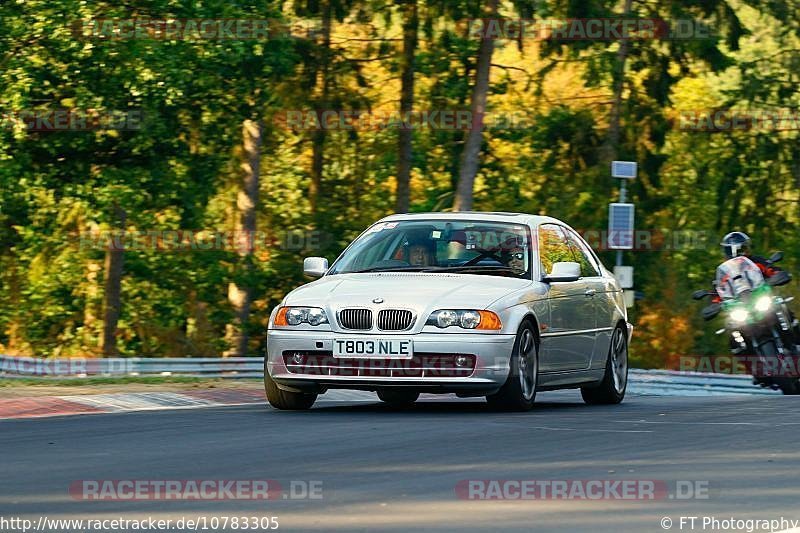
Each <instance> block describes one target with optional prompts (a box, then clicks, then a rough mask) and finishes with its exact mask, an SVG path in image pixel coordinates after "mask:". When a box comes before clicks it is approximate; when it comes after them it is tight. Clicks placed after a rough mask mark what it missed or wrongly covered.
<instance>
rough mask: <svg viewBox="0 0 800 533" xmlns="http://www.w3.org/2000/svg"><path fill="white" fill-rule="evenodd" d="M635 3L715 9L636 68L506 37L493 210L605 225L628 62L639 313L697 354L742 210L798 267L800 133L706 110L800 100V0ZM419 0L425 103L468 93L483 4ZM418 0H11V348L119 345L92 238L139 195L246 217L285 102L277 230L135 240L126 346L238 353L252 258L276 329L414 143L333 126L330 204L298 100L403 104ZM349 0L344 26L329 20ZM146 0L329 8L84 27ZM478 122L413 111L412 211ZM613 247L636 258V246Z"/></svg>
mask: <svg viewBox="0 0 800 533" xmlns="http://www.w3.org/2000/svg"><path fill="white" fill-rule="evenodd" d="M621 5H622V3H621V2H610V1H607V0H593V1H589V2H574V1H562V0H552V1H550V0H547V1H542V2H535V3H533V4H531V3H527V2H507V3H504V4H502V5H501V13H503V14H504V15H506V16H523V17H544V18H550V19H552V18H558V17H561V18H584V19H585V18H589V17H601V18H607V17H619V16H622V13H621ZM632 5H633V12H631V13H629V14H628V15H626V16H628V17H630V18H657V19H663V20H666V21H672V22H674V21H676V20H679V19H684V20H697V21H702V22H703V23H704V24H705V25H706V26H707V27H709V28H711V29H712V32H711V34H710V35H709V36H708V37H703V38H695V39H635V40H632V41H630V42H629V43H628V45H629V49H628V57H627V66H626V69H625V71H624V72H623V73H621V74H619V73H617V72H616V71H615V65H616V62H617V59H618V52H619V47H620V43H619V42H618V41H555V40H545V41H538V40H521V41H518V42H512V41H506V42H503V41H500V42H498V46H497V50H496V52H495V58H494V59H493V63H495V65H494V67H493V69H492V73H491V78H490V79H491V89H490V95H489V103H488V106H489V109H488V111H489V113H495V114H500V115H503V114H506V115H514V116H517V117H521V118H522V120H521V121H520V122H518V123H514V124H511V125H509V124H506V125H503V124H499V125H495V126H493V127H489V128H487V129H486V131H485V133H484V145H483V150H482V154H481V156H482V160H481V166H480V171H479V174H478V176H477V179H476V187H475V208H476V209H482V210H507V211H523V212H531V213H542V214H548V215H553V216H556V217H558V218H561V219H564V220H566V221H567V222H569V223H570V224H571V225H573V226H574V227H576V228H577V229H579V230H581V231H592V230H603V229H604V228H605V226H606V224H607V220H606V216H607V215H606V214H607V203H608V202H609V200H611V199H615V194H616V185H615V184H614V183H613V181H612V180H611V179H610V178H609V172H608V168H607V165H606V163H604V162H603V161H604V159H603V156H602V149H603V144H604V142H605V141H606V139H607V130H608V123H609V109H610V106H609V100H610V95H611V94H612V88H613V87H614V84H615V82H616V81H621V82H622V87H623V92H622V96H623V98H622V106H621V109H620V112H621V119H620V122H621V131H620V139H619V144H618V146H617V147H616V148H617V151H618V155H619V157H620V158H623V159H627V158H630V159H635V160H637V161H638V162H639V163H640V176H639V179H637V180H635V181H634V182H633V183H632V184H631V195H632V197H633V201H635V202H636V204H637V227H638V228H640V229H642V230H646V231H651V232H655V236H653V237H652V239H651V243H652V245H653V247H654V249H652V250H647V249H645V250H641V251H636V252H628V253H626V254H625V262H626V264H630V265H633V266H634V267H635V268H636V280H637V287H636V288H637V290H641V291H643V293H644V299H643V300H641V301H639V302H637V304H636V307H635V308H634V309H633V311H632V318H633V321H634V323H635V325H636V327H637V335H635V336H634V339H635V341H634V344H633V345H632V347H631V349H632V354H633V356H634V358H635V361H637V362H638V363H639V364H642V365H655V366H659V365H663V364H665V363H666V362H667V359H668V357H671V356H675V354H679V353H680V352H692V353H704V354H707V353H715V352H716V353H720V351H721V350H725V346H724V343H721V341H720V339H719V338H718V337H715V336H714V335H713V332H710V331H711V330H713V329H714V328H713V325H709V324H704V323H702V321H700V320H699V318H698V314H699V313H698V311H699V306H698V305H697V304H696V303H695V302H693V301H691V300H690V298H689V294H690V293H691V291H692V290H693V289H697V288H701V287H706V286H707V285H708V282H709V281H710V279H711V277H712V275H713V270H714V267H715V266H716V264H717V262H718V261H719V258H720V257H719V251H718V248H717V246H716V243H717V242H718V240H719V238H720V236H721V235H722V234H724V233H725V232H727V231H729V230H731V229H734V228H738V229H743V230H745V231H748V232H749V233H751V234H752V236H753V237H754V238H755V239H756V247H757V249H758V251H759V252H761V253H762V254H767V253H768V252H769V251H770V250H773V249H783V250H785V251H786V252H787V259H786V260H785V268H787V269H789V270H795V271H796V269H797V267H798V260H797V255H798V254H797V252H798V251H800V246H799V245H800V237H798V232H797V228H798V223H799V222H800V221H799V220H798V218H799V216H800V195H798V190H799V189H800V163H798V162H800V148H798V142H797V140H798V131H797V130H791V129H787V130H784V131H774V130H770V129H769V128H765V127H761V128H752V129H749V130H747V129H740V130H730V131H720V132H704V131H692V130H691V129H690V128H689V129H687V128H685V127H684V126H685V124H684V122H683V118H682V117H684V116H686V114H692V113H694V114H696V115H702V114H709V113H713V112H715V111H725V112H729V113H755V112H761V111H765V110H771V111H776V112H777V111H784V112H786V111H794V113H795V116H796V114H797V109H798V108H799V107H800V95H799V94H798V91H797V87H798V81H800V80H798V73H800V68H798V66H800V52H798V50H800V43H799V42H798V39H800V23H798V19H797V16H796V13H795V12H793V11H792V9H796V6H793V2H790V1H788V0H787V1H781V0H777V1H773V0H770V1H769V2H766V1H760V0H752V1H748V2H738V1H732V0H731V1H725V0H715V1H712V2H697V1H682V0H670V1H668V2H651V1H646V2H636V3H633V4H632ZM419 6H420V18H421V22H420V46H419V50H418V52H417V56H416V61H415V65H416V93H417V94H416V95H415V109H417V110H419V111H440V112H441V111H459V110H465V109H468V107H469V101H470V92H471V86H472V78H473V76H474V71H475V55H476V50H477V48H478V42H477V40H475V39H474V38H470V36H469V35H468V34H467V32H466V31H465V26H464V21H465V20H467V19H469V18H471V17H475V16H478V15H479V14H480V13H481V5H480V3H475V2H462V1H457V0H453V1H444V0H442V1H437V2H424V3H423V2H420V4H419ZM397 10H398V6H394V5H385V4H379V3H371V2H356V1H351V0H347V1H345V0H336V1H330V2H327V1H321V2H316V1H314V2H294V3H291V4H283V3H280V2H273V1H271V0H253V1H250V2H241V1H233V2H232V1H228V0H212V1H209V2H203V3H189V2H174V1H171V0H149V1H147V2H145V1H133V2H127V3H125V4H124V5H123V4H118V3H114V2H81V1H78V0H25V1H22V0H14V1H9V2H5V3H2V4H0V66H1V67H2V68H0V78H1V79H2V83H0V113H2V115H3V117H4V118H3V120H2V124H0V126H2V127H0V242H2V248H1V249H0V283H2V290H1V291H0V348H2V349H3V350H4V351H6V352H10V353H24V354H36V355H94V354H98V353H99V349H98V343H99V339H100V335H101V332H102V323H103V294H104V283H105V281H106V280H105V266H104V261H105V258H106V252H107V250H106V247H105V245H104V244H103V242H101V243H100V244H98V242H99V241H97V240H96V239H95V240H92V239H91V238H90V237H89V236H90V235H97V234H98V233H102V232H107V231H110V230H119V229H123V228H117V227H116V226H117V225H118V222H117V221H116V216H115V215H114V213H115V208H116V207H121V208H123V209H124V210H125V213H126V216H127V217H126V223H125V228H124V229H125V230H127V231H128V232H168V231H179V230H180V231H184V230H185V231H204V232H210V233H220V234H224V233H225V232H231V231H232V230H234V229H235V228H236V219H237V216H238V215H237V193H238V189H239V186H240V178H241V169H240V163H241V156H242V148H241V143H242V135H241V125H242V121H243V120H245V119H253V120H260V121H262V123H263V124H264V142H263V147H262V158H261V188H260V191H259V192H260V202H259V204H258V206H257V227H258V228H259V232H263V233H262V235H263V239H260V240H259V243H258V246H257V248H256V250H255V251H254V254H253V255H252V256H251V257H250V258H247V259H242V257H241V256H240V255H239V254H238V253H237V250H236V249H235V247H233V246H224V247H222V248H218V247H215V249H212V250H198V249H193V250H192V249H188V250H177V249H164V248H159V247H158V246H144V247H140V248H135V249H128V250H127V251H126V252H125V254H124V255H125V263H124V274H123V281H122V300H123V306H122V310H121V316H120V324H119V334H118V339H119V347H120V351H121V353H122V355H125V356H133V355H138V356H166V355H171V356H209V355H216V354H220V353H222V352H223V351H224V350H225V348H226V346H225V342H224V337H225V332H226V326H227V325H228V324H230V323H231V320H232V318H233V311H232V309H231V306H230V304H229V302H228V286H229V283H231V282H233V281H236V282H237V283H240V284H246V285H249V286H251V287H252V288H253V290H254V301H253V303H252V319H251V322H250V324H249V325H248V329H249V331H250V333H251V338H252V342H251V344H250V353H252V354H260V353H263V350H264V335H263V329H264V326H265V324H266V320H267V317H268V314H269V312H270V310H271V309H272V308H273V307H274V306H275V305H276V304H277V303H278V302H279V301H280V299H281V298H282V297H283V295H285V293H286V292H288V291H289V290H291V289H292V288H294V287H296V286H298V285H299V284H301V283H303V282H305V280H304V279H303V277H302V274H301V272H300V270H301V267H300V265H301V261H302V257H303V256H305V255H324V256H327V257H328V258H329V259H333V258H334V257H335V256H336V255H337V254H338V253H339V252H340V251H341V250H342V249H343V247H344V246H346V244H347V243H348V242H349V240H350V239H352V238H353V237H354V236H355V235H357V234H358V233H359V232H360V231H361V230H362V229H363V228H364V227H366V226H367V225H368V224H370V223H371V222H373V221H374V220H375V219H376V218H378V217H380V216H383V215H386V214H388V213H390V212H391V210H392V209H393V205H394V178H395V168H396V164H397V152H396V147H397V129H396V127H387V128H366V129H358V128H356V129H346V128H345V129H334V130H329V131H326V132H325V135H324V136H323V137H324V141H323V143H322V153H323V155H324V159H323V168H322V176H321V189H320V201H319V202H318V205H317V206H316V209H314V206H313V205H312V202H311V201H310V198H309V194H308V192H309V188H310V182H311V175H312V168H313V165H312V159H313V150H312V145H313V144H314V143H315V142H316V141H319V139H320V135H319V132H318V131H317V130H313V129H312V130H309V129H302V128H301V129H296V128H291V127H287V126H286V125H285V124H282V123H281V121H280V116H281V114H282V113H283V114H285V113H286V112H287V111H291V110H302V111H312V110H315V109H317V110H320V109H328V110H341V111H385V112H392V111H396V110H397V109H398V107H399V103H398V90H399V79H398V65H399V60H398V58H399V53H400V46H401V45H400V43H399V42H398V37H399V36H401V34H400V32H399V30H400V17H399V16H398V11H397ZM326 16H330V19H331V21H332V32H331V39H330V42H326V41H325V40H324V39H323V38H321V35H322V34H321V32H320V20H321V19H323V18H324V17H326ZM129 17H137V18H148V17H149V18H154V19H164V18H169V17H175V18H179V19H200V18H214V19H254V18H255V19H272V20H281V21H283V22H285V23H286V25H287V26H288V27H293V25H294V26H296V25H297V24H300V25H301V26H304V27H306V28H308V27H309V26H310V27H312V29H308V30H307V31H297V30H295V31H294V33H293V34H291V35H286V34H281V33H277V34H275V35H272V36H271V37H270V38H269V39H244V40H232V39H223V40H204V39H196V40H168V39H147V38H145V39H117V38H96V37H82V38H78V37H76V35H75V34H74V33H73V29H74V27H75V26H73V24H74V23H76V22H78V21H87V20H92V19H98V18H105V19H124V18H129ZM301 23H302V24H301ZM620 76H621V77H620ZM323 80H324V81H323ZM54 109H73V110H76V109H77V110H96V111H98V112H111V111H136V112H141V116H142V117H143V120H142V125H141V127H140V128H138V129H131V130H127V131H116V130H103V129H100V130H93V131H72V132H68V131H67V132H65V131H50V132H47V131H32V130H27V129H26V128H25V127H24V126H23V125H22V124H20V123H19V122H18V121H15V120H9V117H12V118H13V117H14V116H16V115H17V114H19V113H21V112H24V111H39V112H46V111H48V110H54ZM464 138H465V130H464V129H463V128H461V129H460V128H431V127H422V128H417V129H415V130H414V136H413V146H414V150H413V172H412V180H411V206H412V210H414V211H426V210H443V209H446V208H447V207H448V206H450V205H452V194H453V188H454V184H455V182H456V179H457V177H458V173H459V164H460V163H459V156H460V154H461V152H462V147H463V142H464ZM681 232H682V233H681ZM659 235H661V236H663V239H662V240H661V241H659V239H660V238H661V237H658V236H659ZM150 242H151V244H152V241H150ZM229 244H230V242H229ZM667 245H669V246H667ZM601 256H602V258H603V259H604V261H605V262H606V264H607V265H609V264H611V263H612V262H613V259H614V256H613V253H612V252H606V251H601ZM243 261H252V265H253V268H243V264H244V263H243ZM789 290H790V291H795V292H796V289H789Z"/></svg>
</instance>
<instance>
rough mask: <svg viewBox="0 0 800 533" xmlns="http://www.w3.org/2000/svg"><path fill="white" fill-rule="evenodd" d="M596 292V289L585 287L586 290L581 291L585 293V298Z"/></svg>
mask: <svg viewBox="0 0 800 533" xmlns="http://www.w3.org/2000/svg"><path fill="white" fill-rule="evenodd" d="M596 293H597V291H596V290H595V289H586V290H585V291H584V292H583V294H585V295H586V297H587V298H591V297H592V296H594V295H595V294H596Z"/></svg>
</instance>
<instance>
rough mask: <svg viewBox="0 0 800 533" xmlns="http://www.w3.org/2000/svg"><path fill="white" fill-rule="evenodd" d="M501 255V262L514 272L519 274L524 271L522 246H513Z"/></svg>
mask: <svg viewBox="0 0 800 533" xmlns="http://www.w3.org/2000/svg"><path fill="white" fill-rule="evenodd" d="M503 255H504V257H503V263H505V265H506V266H507V267H509V268H510V269H511V270H513V271H514V274H517V275H520V274H524V273H525V250H524V249H523V248H521V247H520V246H514V247H513V248H511V249H510V250H508V251H507V252H505V253H504V254H503Z"/></svg>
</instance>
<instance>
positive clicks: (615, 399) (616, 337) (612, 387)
mask: <svg viewBox="0 0 800 533" xmlns="http://www.w3.org/2000/svg"><path fill="white" fill-rule="evenodd" d="M627 388H628V335H627V332H626V331H625V329H624V328H623V327H622V326H617V327H616V328H614V332H613V333H612V334H611V345H610V346H609V347H608V357H607V358H606V371H605V373H604V374H603V380H602V381H601V382H600V384H599V385H595V386H593V387H581V396H582V397H583V401H584V402H586V403H587V404H589V405H615V404H618V403H620V402H621V401H622V399H623V398H625V390H626V389H627Z"/></svg>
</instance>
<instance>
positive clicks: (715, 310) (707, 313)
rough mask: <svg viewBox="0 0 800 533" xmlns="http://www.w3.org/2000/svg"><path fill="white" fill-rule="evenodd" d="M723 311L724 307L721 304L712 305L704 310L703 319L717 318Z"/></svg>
mask: <svg viewBox="0 0 800 533" xmlns="http://www.w3.org/2000/svg"><path fill="white" fill-rule="evenodd" d="M720 311H722V306H721V305H720V304H711V305H708V306H706V307H704V308H703V318H704V319H705V320H711V319H712V318H714V317H715V316H717V315H718V314H719V312H720Z"/></svg>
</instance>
